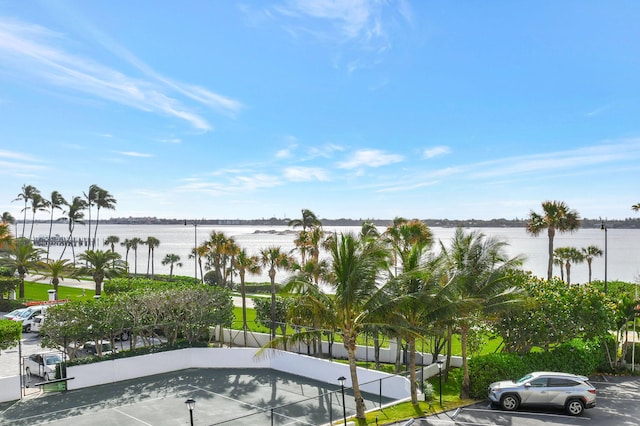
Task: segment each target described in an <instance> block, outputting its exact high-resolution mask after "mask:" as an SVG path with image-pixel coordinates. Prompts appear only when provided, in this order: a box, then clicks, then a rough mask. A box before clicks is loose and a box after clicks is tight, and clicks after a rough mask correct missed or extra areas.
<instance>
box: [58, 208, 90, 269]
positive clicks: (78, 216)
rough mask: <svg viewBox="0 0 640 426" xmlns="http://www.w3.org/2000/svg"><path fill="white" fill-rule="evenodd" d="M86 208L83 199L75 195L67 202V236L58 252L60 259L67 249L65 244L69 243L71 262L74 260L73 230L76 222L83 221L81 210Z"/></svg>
mask: <svg viewBox="0 0 640 426" xmlns="http://www.w3.org/2000/svg"><path fill="white" fill-rule="evenodd" d="M86 208H87V204H86V203H85V201H84V200H83V199H82V198H80V197H78V196H76V197H73V200H72V201H71V204H69V210H68V211H67V225H68V227H69V238H68V240H67V241H65V244H64V248H63V249H62V253H60V259H62V256H64V252H65V250H66V249H67V245H68V244H71V252H72V253H73V262H74V263H75V261H76V250H75V244H74V241H73V231H74V229H75V226H76V224H77V223H81V224H82V223H84V212H83V210H84V209H86Z"/></svg>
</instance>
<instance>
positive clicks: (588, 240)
mask: <svg viewBox="0 0 640 426" xmlns="http://www.w3.org/2000/svg"><path fill="white" fill-rule="evenodd" d="M93 226H94V225H92V229H91V232H92V234H93ZM298 229H299V228H298ZM324 229H325V231H326V232H338V233H340V232H355V233H357V232H359V231H360V227H358V226H353V227H332V226H328V227H325V228H324ZM381 230H384V229H381ZM431 230H432V232H433V234H434V236H435V239H436V241H438V240H439V241H442V242H443V243H444V244H445V245H447V244H448V242H449V241H450V240H451V238H452V236H453V234H454V232H455V228H437V227H433V228H431ZM469 230H478V231H480V232H483V233H484V234H485V235H487V236H495V237H498V238H500V239H503V240H505V241H506V242H507V243H508V244H509V246H508V247H507V252H508V253H509V255H511V256H516V255H522V256H524V257H525V258H526V260H525V262H524V269H527V270H530V271H532V272H533V273H534V274H535V275H537V276H540V277H546V271H547V250H548V239H547V235H546V231H545V232H543V233H542V234H541V235H540V236H538V237H533V236H531V235H530V234H527V233H526V231H525V229H524V228H469ZM15 231H16V230H14V234H16V235H21V233H22V225H18V229H17V232H15ZM29 231H30V224H29V223H27V226H26V231H25V234H26V235H27V236H28V235H29ZM212 231H217V232H223V233H224V234H225V235H226V236H227V237H233V238H234V239H235V241H236V243H237V244H238V245H239V246H240V247H241V248H244V249H246V250H247V252H248V253H250V254H258V253H259V252H260V250H261V249H264V248H267V247H270V246H279V247H281V248H282V250H283V251H289V250H292V249H294V247H295V245H294V243H293V240H294V238H295V235H294V233H292V232H291V231H292V228H290V227H287V226H268V225H265V226H243V225H215V226H206V225H198V226H193V225H192V224H188V225H186V226H184V225H138V224H136V225H104V224H100V225H99V226H98V235H97V243H96V248H101V249H108V248H109V247H107V246H104V239H105V238H106V237H107V236H110V235H116V236H118V237H119V238H120V241H121V242H122V241H124V240H125V239H127V238H129V239H130V238H134V237H138V238H140V239H142V240H146V239H147V237H155V238H157V239H158V240H160V245H159V246H158V247H157V248H156V249H155V254H154V263H155V268H154V269H155V273H156V274H168V273H169V266H168V265H167V266H163V265H162V264H161V261H162V259H163V258H164V257H165V255H166V254H168V253H173V254H177V255H179V256H180V258H181V262H182V264H183V266H182V267H174V274H177V275H187V276H193V274H194V272H195V262H194V259H189V258H188V256H189V253H190V252H191V250H192V249H193V247H194V244H196V243H197V244H198V245H200V244H202V243H203V242H205V241H206V240H207V239H208V238H209V236H210V234H211V232H212ZM88 232H89V229H88V226H87V225H77V226H76V229H75V230H74V233H73V235H74V237H80V238H87V237H88V236H89V235H88ZM48 234H49V225H48V224H45V223H36V224H34V228H33V237H34V238H35V237H39V236H47V235H48ZM56 234H58V235H60V236H62V237H67V236H68V229H67V226H66V224H54V225H53V232H52V235H56ZM606 234H607V279H608V280H609V281H614V280H622V281H627V282H637V283H640V230H638V229H609V230H608V231H607V233H606ZM589 245H596V246H598V247H600V248H601V249H602V250H603V251H604V249H605V232H604V231H602V230H600V229H599V228H595V229H580V230H578V231H577V232H574V233H568V234H559V235H556V237H555V239H554V247H555V248H557V247H566V246H572V247H576V248H578V249H580V248H582V247H587V246H589ZM438 246H439V244H436V245H434V250H437V248H438ZM45 248H46V247H45ZM85 249H86V248H85V247H76V248H75V251H76V254H78V253H81V252H82V251H84V250H85ZM116 251H117V252H118V253H120V254H121V255H122V256H123V258H124V256H125V248H124V247H123V246H120V245H118V246H117V247H116ZM61 254H62V247H59V246H52V247H51V251H50V257H51V258H54V259H58V258H60V255H61ZM137 257H138V259H137V271H138V273H145V272H146V271H147V262H148V248H147V247H146V246H144V245H143V246H140V247H138V256H137ZM64 258H67V259H72V253H71V248H70V247H67V249H66V251H65V253H64ZM129 264H130V269H131V271H133V270H134V269H136V265H134V253H133V251H132V250H131V251H130V252H129ZM604 271H605V260H604V256H601V257H597V258H595V259H594V260H593V263H592V279H593V280H604V278H605V277H604V273H605V272H604ZM554 274H555V275H558V276H559V275H560V272H559V269H558V267H555V269H554ZM286 277H287V273H286V272H285V271H281V270H279V271H278V272H277V275H276V281H281V280H284V279H285V278H286ZM237 280H238V278H234V281H237ZM247 280H248V281H269V278H268V276H267V273H266V271H264V272H263V273H262V274H260V275H254V276H247ZM587 281H588V267H587V264H586V262H584V263H581V264H576V265H572V267H571V282H572V283H573V284H575V283H585V282H587Z"/></svg>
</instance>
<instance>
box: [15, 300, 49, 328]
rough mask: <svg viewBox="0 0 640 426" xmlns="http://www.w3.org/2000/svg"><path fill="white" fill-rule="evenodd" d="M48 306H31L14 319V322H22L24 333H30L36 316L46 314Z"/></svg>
mask: <svg viewBox="0 0 640 426" xmlns="http://www.w3.org/2000/svg"><path fill="white" fill-rule="evenodd" d="M48 307H49V306H48V305H38V306H29V307H28V308H25V310H24V311H22V312H20V313H19V314H18V315H16V316H15V317H13V318H12V320H13V321H20V322H21V323H22V331H23V332H24V333H29V332H30V331H31V329H32V327H33V321H34V319H35V317H36V316H38V315H42V314H44V312H45V311H46V310H47V308H48Z"/></svg>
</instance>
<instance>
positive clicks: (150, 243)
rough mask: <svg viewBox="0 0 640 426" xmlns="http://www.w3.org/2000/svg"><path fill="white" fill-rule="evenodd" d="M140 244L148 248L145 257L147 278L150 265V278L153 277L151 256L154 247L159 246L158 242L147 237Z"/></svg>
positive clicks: (153, 238)
mask: <svg viewBox="0 0 640 426" xmlns="http://www.w3.org/2000/svg"><path fill="white" fill-rule="evenodd" d="M142 244H145V245H146V246H147V247H149V253H148V257H147V277H148V276H149V265H151V276H153V275H154V274H155V268H154V259H153V258H154V256H153V254H154V252H155V249H156V247H158V246H159V245H160V240H159V239H157V238H156V237H147V239H146V240H144V241H143V242H142Z"/></svg>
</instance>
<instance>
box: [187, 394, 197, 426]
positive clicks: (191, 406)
mask: <svg viewBox="0 0 640 426" xmlns="http://www.w3.org/2000/svg"><path fill="white" fill-rule="evenodd" d="M184 403H185V404H187V408H188V409H189V420H191V426H193V409H194V408H196V400H195V399H193V398H189V399H187V400H186V401H185V402H184Z"/></svg>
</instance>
